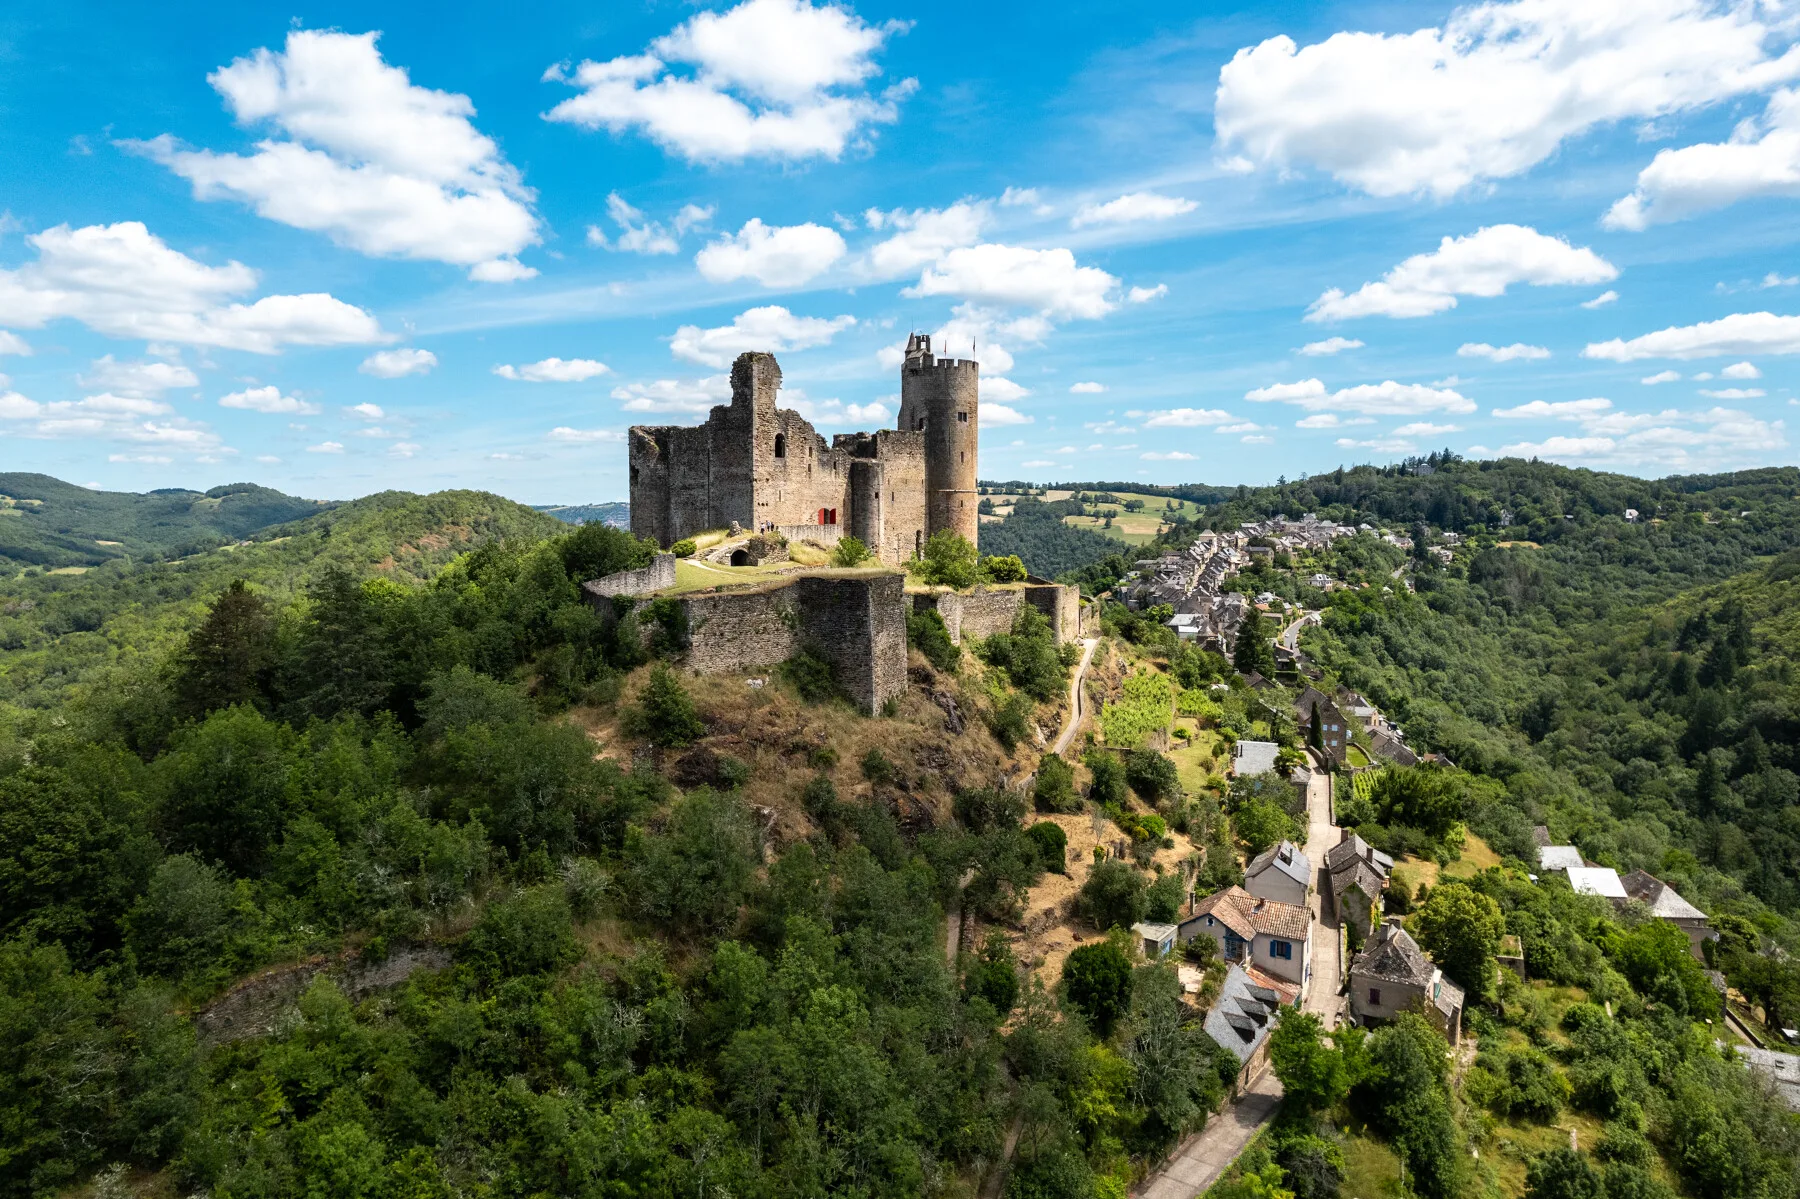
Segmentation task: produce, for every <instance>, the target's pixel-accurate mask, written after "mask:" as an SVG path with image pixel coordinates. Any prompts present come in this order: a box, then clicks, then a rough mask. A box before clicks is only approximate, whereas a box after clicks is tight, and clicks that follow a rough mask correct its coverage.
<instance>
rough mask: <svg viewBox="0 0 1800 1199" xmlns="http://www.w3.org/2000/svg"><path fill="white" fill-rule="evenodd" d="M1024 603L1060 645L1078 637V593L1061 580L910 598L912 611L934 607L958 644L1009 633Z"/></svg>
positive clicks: (1079, 609)
mask: <svg viewBox="0 0 1800 1199" xmlns="http://www.w3.org/2000/svg"><path fill="white" fill-rule="evenodd" d="M1027 604H1030V605H1031V606H1032V607H1034V608H1036V609H1038V611H1040V612H1042V613H1043V614H1044V617H1045V619H1047V620H1049V622H1050V630H1051V632H1053V633H1055V634H1056V640H1057V642H1058V643H1059V644H1060V643H1062V642H1064V641H1072V640H1074V639H1075V638H1076V637H1078V636H1080V633H1081V627H1080V626H1081V592H1080V591H1079V590H1077V589H1076V588H1074V587H1065V586H1063V585H1062V584H1060V583H1041V584H1027V585H1026V586H1025V587H1022V588H1020V587H1002V588H994V589H989V588H986V587H977V588H975V589H974V590H973V591H968V592H962V593H958V592H954V591H941V592H935V593H930V594H923V595H915V596H913V597H912V607H913V611H915V612H923V611H926V610H930V609H935V610H936V612H937V614H938V615H939V616H941V617H943V619H944V627H945V628H946V629H948V630H949V632H950V640H951V641H953V642H955V643H956V644H958V645H961V644H962V643H963V642H964V641H965V640H974V641H980V640H982V639H984V638H987V637H992V636H993V635H994V634H995V633H1010V632H1011V631H1012V627H1013V622H1014V621H1016V620H1017V619H1018V618H1019V610H1020V609H1021V608H1023V607H1024V606H1025V605H1027Z"/></svg>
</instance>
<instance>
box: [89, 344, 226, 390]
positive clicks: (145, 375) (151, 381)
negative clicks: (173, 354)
mask: <svg viewBox="0 0 1800 1199" xmlns="http://www.w3.org/2000/svg"><path fill="white" fill-rule="evenodd" d="M80 382H81V385H82V386H83V387H96V388H100V389H102V390H104V391H110V392H113V393H115V394H118V395H131V396H155V395H161V394H162V393H163V392H165V391H169V390H171V389H172V388H176V387H198V386H200V380H199V379H198V378H197V377H196V376H195V374H194V372H193V371H191V370H189V369H188V368H187V367H185V366H183V365H182V364H181V363H179V362H117V361H114V359H113V356H112V355H111V354H104V355H102V356H101V357H99V358H96V359H95V360H94V363H93V365H92V366H91V367H89V368H88V369H87V370H86V371H84V372H82V375H81V380H80Z"/></svg>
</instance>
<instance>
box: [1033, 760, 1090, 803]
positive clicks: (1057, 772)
mask: <svg viewBox="0 0 1800 1199" xmlns="http://www.w3.org/2000/svg"><path fill="white" fill-rule="evenodd" d="M1031 797H1032V801H1033V802H1034V803H1036V804H1037V807H1038V810H1039V811H1040V812H1073V811H1074V810H1075V809H1076V808H1077V807H1078V806H1079V805H1080V798H1079V797H1078V796H1077V795H1076V794H1075V769H1074V767H1072V766H1070V765H1069V764H1068V763H1067V762H1065V761H1063V759H1062V756H1061V755H1060V754H1045V755H1044V756H1043V757H1041V758H1039V759H1038V768H1037V782H1036V783H1035V784H1034V785H1033V787H1032V792H1031Z"/></svg>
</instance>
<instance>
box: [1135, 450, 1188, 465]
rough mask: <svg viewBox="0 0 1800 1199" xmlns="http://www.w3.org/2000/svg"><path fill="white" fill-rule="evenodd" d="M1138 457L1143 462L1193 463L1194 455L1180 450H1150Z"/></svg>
mask: <svg viewBox="0 0 1800 1199" xmlns="http://www.w3.org/2000/svg"><path fill="white" fill-rule="evenodd" d="M1138 457H1139V458H1141V459H1143V460H1144V461H1145V462H1192V461H1194V455H1192V454H1189V453H1186V452H1184V451H1182V450H1150V451H1148V452H1147V453H1143V454H1139V455H1138Z"/></svg>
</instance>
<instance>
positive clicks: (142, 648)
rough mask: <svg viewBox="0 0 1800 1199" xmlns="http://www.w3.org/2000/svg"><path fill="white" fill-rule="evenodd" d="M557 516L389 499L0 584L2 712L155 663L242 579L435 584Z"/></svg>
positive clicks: (488, 500)
mask: <svg viewBox="0 0 1800 1199" xmlns="http://www.w3.org/2000/svg"><path fill="white" fill-rule="evenodd" d="M567 529H568V526H567V525H564V524H562V523H561V522H559V521H557V520H556V519H555V518H553V517H550V516H546V515H544V514H543V513H540V512H534V511H532V510H531V509H530V508H527V507H524V506H523V505H520V504H515V503H513V502H512V501H511V500H507V499H503V498H501V497H500V496H496V495H490V494H488V493H486V492H480V491H441V492H437V493H435V494H432V495H424V496H420V495H411V494H408V493H405V492H392V491H390V492H382V493H380V494H377V495H372V496H366V497H364V498H363V499H360V500H356V501H353V502H351V503H348V504H343V505H340V506H338V507H335V508H332V509H331V510H329V511H327V512H323V513H320V514H319V515H317V516H312V517H309V518H308V519H306V520H302V521H297V522H294V523H292V524H288V525H281V526H276V527H274V528H270V529H267V530H264V531H263V533H262V534H260V535H259V538H258V539H257V540H256V541H253V542H252V543H250V544H248V545H230V546H225V547H222V548H219V549H214V550H208V551H206V552H203V553H199V554H195V555H193V556H191V557H187V558H182V559H179V560H177V561H172V562H156V563H143V564H134V563H131V562H128V561H124V560H114V561H110V562H107V563H105V564H104V565H102V566H100V567H98V568H97V569H94V570H92V571H90V572H88V573H87V574H84V575H81V576H67V575H59V576H48V577H46V576H36V577H31V578H14V579H9V580H3V581H0V704H12V705H17V706H21V707H32V708H45V707H51V706H54V705H56V704H58V703H60V702H62V700H63V699H65V698H66V697H67V695H68V693H69V691H70V690H71V689H72V688H74V687H76V686H78V685H80V684H82V683H84V682H88V681H90V680H92V679H93V678H94V677H95V676H96V675H97V674H98V673H99V672H102V671H104V670H106V669H107V668H109V667H115V666H117V667H129V666H131V665H132V664H134V663H135V662H138V661H141V660H146V659H148V660H154V659H155V658H157V657H160V656H161V655H162V654H164V653H166V652H167V650H168V648H169V646H170V645H171V644H172V643H173V642H174V641H175V640H176V639H178V638H180V637H182V636H184V635H185V634H186V632H187V630H188V629H189V628H191V627H192V625H193V623H194V622H195V621H196V620H198V619H199V617H200V615H201V614H202V613H203V612H204V611H205V608H206V605H207V604H208V603H209V602H210V601H211V600H212V597H213V596H214V595H216V594H217V593H218V592H219V591H220V590H221V589H222V588H223V587H225V586H226V584H228V583H230V582H231V580H232V579H238V578H241V579H246V580H248V581H250V582H251V583H253V584H255V585H256V586H257V587H258V588H259V589H260V590H262V591H264V592H266V593H267V594H268V595H270V596H271V598H273V599H275V600H277V601H278V602H281V601H285V600H287V599H288V598H290V597H291V596H293V595H295V594H297V593H298V592H299V591H301V590H303V589H304V588H305V586H306V584H307V583H308V582H310V581H311V580H312V579H313V578H315V577H316V576H317V575H319V574H320V573H321V572H323V571H324V570H326V569H327V568H329V567H331V566H345V567H349V568H352V569H354V570H356V571H358V572H359V573H361V572H364V571H368V570H376V571H380V572H381V573H383V574H386V575H388V576H389V577H391V578H394V579H396V580H399V581H402V582H409V583H417V582H421V581H423V580H425V579H428V578H430V577H431V576H432V575H434V574H436V573H437V571H438V570H439V569H440V568H442V567H443V566H444V565H445V564H446V563H448V562H449V561H450V560H451V559H452V558H454V557H456V556H457V555H458V554H460V553H463V552H466V551H467V550H469V549H472V548H474V547H475V546H477V545H479V544H481V543H482V542H485V541H489V540H493V539H496V538H508V539H511V538H521V537H523V538H541V537H549V536H554V535H557V534H559V533H563V532H566V531H567Z"/></svg>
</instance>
